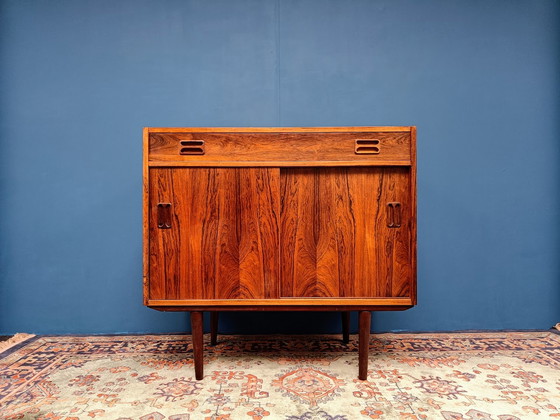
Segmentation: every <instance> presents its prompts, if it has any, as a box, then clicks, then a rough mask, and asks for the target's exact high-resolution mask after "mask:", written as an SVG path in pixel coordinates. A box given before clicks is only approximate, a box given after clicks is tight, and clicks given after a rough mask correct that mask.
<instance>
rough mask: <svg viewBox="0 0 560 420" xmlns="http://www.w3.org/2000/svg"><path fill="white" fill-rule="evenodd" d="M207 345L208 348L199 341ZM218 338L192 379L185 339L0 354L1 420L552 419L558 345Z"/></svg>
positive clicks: (79, 343)
mask: <svg viewBox="0 0 560 420" xmlns="http://www.w3.org/2000/svg"><path fill="white" fill-rule="evenodd" d="M205 338H206V343H207V342H208V340H207V339H208V337H205ZM357 344H358V342H357V337H356V336H352V340H351V342H350V343H349V344H344V343H342V342H341V340H340V337H339V336H289V337H287V336H223V335H222V336H219V342H218V345H216V346H214V347H211V346H209V345H208V344H205V355H204V356H205V366H204V373H205V377H204V379H203V380H202V381H196V380H195V379H194V369H193V363H192V358H191V352H192V348H191V342H190V337H189V336H187V335H167V336H166V335H147V336H101V337H100V336H89V337H68V336H61V337H35V338H32V339H30V340H28V341H27V342H25V343H23V344H21V345H19V346H17V347H15V348H12V349H11V350H9V351H7V352H4V353H2V354H0V418H1V419H44V420H46V419H49V420H78V419H88V420H89V419H120V420H129V419H130V420H236V419H248V420H272V419H282V420H354V419H403V420H420V419H445V420H475V419H476V420H481V419H484V420H525V419H533V418H534V419H554V418H558V419H560V336H559V335H556V334H554V333H550V332H513V333H504V332H496V333H452V334H443V333H437V334H376V335H373V336H372V339H371V342H370V356H369V375H368V380H367V381H360V380H358V379H357V373H358V352H357V351H358V349H357Z"/></svg>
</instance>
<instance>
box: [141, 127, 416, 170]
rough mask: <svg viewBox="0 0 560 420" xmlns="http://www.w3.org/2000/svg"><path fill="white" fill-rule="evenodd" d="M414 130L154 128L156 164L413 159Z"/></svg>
mask: <svg viewBox="0 0 560 420" xmlns="http://www.w3.org/2000/svg"><path fill="white" fill-rule="evenodd" d="M410 148H411V140H410V132H408V131H398V132H313V133H306V132H302V133H297V132H296V133H293V132H291V133H250V132H244V133H235V132H232V133H228V132H216V133H212V132H200V133H197V132H180V131H178V132H161V133H159V132H151V133H150V135H149V150H148V152H149V154H148V161H149V163H150V164H151V165H152V166H173V165H176V166H325V165H331V166H341V165H398V166H401V165H403V166H407V165H410V164H411V153H410Z"/></svg>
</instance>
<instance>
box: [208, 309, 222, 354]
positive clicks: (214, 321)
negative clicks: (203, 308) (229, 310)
mask: <svg viewBox="0 0 560 420" xmlns="http://www.w3.org/2000/svg"><path fill="white" fill-rule="evenodd" d="M219 315H220V313H219V312H218V311H212V312H210V344H211V345H212V346H215V345H216V344H217V343H218V317H219Z"/></svg>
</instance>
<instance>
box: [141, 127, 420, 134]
mask: <svg viewBox="0 0 560 420" xmlns="http://www.w3.org/2000/svg"><path fill="white" fill-rule="evenodd" d="M413 128H415V127H402V126H376V127H373V126H363V127H360V126H354V127H147V128H146V130H148V132H150V133H322V132H335V133H337V132H352V133H354V132H382V131H395V132H399V131H403V132H410V131H411V129H413Z"/></svg>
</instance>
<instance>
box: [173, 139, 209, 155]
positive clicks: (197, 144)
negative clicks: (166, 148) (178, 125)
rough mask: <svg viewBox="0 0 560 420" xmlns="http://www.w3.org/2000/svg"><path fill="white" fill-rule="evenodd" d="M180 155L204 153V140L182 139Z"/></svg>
mask: <svg viewBox="0 0 560 420" xmlns="http://www.w3.org/2000/svg"><path fill="white" fill-rule="evenodd" d="M179 154H180V155H203V154H204V140H181V149H180V150H179Z"/></svg>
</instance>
